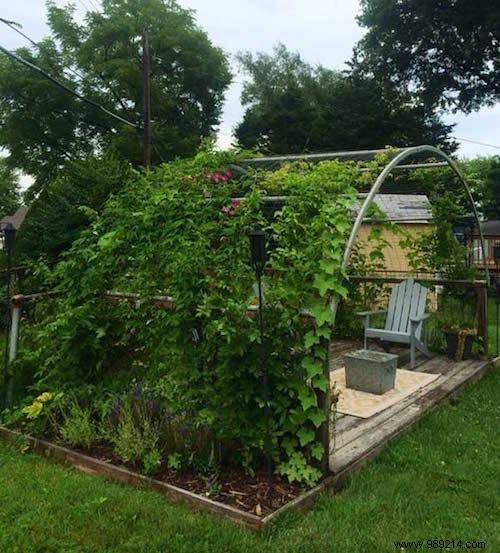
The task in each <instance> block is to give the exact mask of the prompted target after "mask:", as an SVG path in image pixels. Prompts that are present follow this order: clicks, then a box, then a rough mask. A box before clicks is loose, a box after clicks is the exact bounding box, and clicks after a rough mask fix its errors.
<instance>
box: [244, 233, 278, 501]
mask: <svg viewBox="0 0 500 553" xmlns="http://www.w3.org/2000/svg"><path fill="white" fill-rule="evenodd" d="M249 236H250V253H251V257H252V267H253V269H254V271H255V275H256V276H257V289H258V296H259V328H260V355H261V366H262V367H263V368H264V382H263V388H264V390H263V391H264V413H265V418H266V438H265V450H266V463H267V478H268V493H272V489H273V468H272V459H271V430H270V421H269V415H270V412H269V369H268V366H267V363H266V359H265V350H264V318H263V313H262V308H263V305H262V303H263V301H262V275H263V273H264V269H265V267H266V261H267V252H266V235H265V233H264V231H263V230H262V229H256V230H254V231H252V232H251V233H250V235H249Z"/></svg>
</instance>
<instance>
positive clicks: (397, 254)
mask: <svg viewBox="0 0 500 553" xmlns="http://www.w3.org/2000/svg"><path fill="white" fill-rule="evenodd" d="M374 203H375V204H376V206H377V207H378V208H379V209H380V210H381V211H382V212H383V213H384V215H385V217H386V218H387V219H388V220H389V221H390V222H392V223H395V224H397V225H398V227H400V228H402V230H406V231H409V232H411V234H412V235H413V236H415V235H420V234H423V233H424V232H429V231H430V230H431V229H432V227H433V223H432V206H431V203H430V201H429V198H428V197H427V196H426V195H424V194H377V195H376V196H375V200H374ZM357 209H358V210H359V209H360V206H359V205H358V206H357ZM377 222H380V220H377V219H375V218H373V219H370V218H367V219H365V220H364V222H363V224H362V226H361V229H360V232H359V241H360V243H362V244H363V248H364V251H365V252H367V253H368V252H370V251H371V249H372V248H371V246H370V240H369V234H370V231H371V228H372V225H374V224H377ZM382 238H383V239H385V240H386V241H387V242H388V247H386V248H385V249H384V255H385V270H384V272H387V273H390V274H391V276H404V274H402V273H406V272H408V271H410V264H409V258H408V251H407V250H406V249H405V248H403V247H402V246H401V244H400V242H401V240H402V238H403V236H402V235H401V234H399V233H398V232H394V231H391V230H388V229H383V230H382Z"/></svg>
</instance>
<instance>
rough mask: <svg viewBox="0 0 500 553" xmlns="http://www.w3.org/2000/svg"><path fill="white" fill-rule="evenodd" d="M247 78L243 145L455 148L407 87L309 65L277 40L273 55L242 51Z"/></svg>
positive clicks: (276, 149)
mask: <svg viewBox="0 0 500 553" xmlns="http://www.w3.org/2000/svg"><path fill="white" fill-rule="evenodd" d="M239 61H240V64H241V66H242V68H243V70H244V71H245V72H246V73H247V74H248V75H249V77H250V80H249V81H247V82H246V83H245V85H244V88H243V93H242V103H243V104H244V105H246V106H248V107H247V110H246V112H245V115H244V118H243V121H242V122H241V123H240V124H239V125H238V127H237V128H236V137H237V138H238V141H239V143H240V144H242V145H243V146H245V147H247V148H251V147H255V146H257V147H258V148H259V149H261V150H268V151H270V152H272V153H276V154H277V153H283V154H285V153H301V152H305V151H325V150H330V151H331V150H348V149H372V148H384V147H385V146H386V145H387V144H396V145H398V146H410V145H411V146H413V145H415V144H439V145H441V146H443V147H444V148H445V149H447V150H453V149H454V148H455V146H456V145H455V144H454V143H453V142H452V141H450V140H449V139H448V134H449V131H450V129H451V127H450V126H447V125H445V124H444V123H442V122H441V121H440V120H439V118H438V117H437V116H435V115H433V114H432V113H429V112H427V111H426V110H425V109H424V108H423V106H422V105H419V104H418V103H416V102H414V101H413V99H412V97H411V95H410V94H409V93H407V92H405V93H399V92H396V91H395V90H393V89H391V88H390V87H388V86H385V87H382V86H380V85H379V84H378V83H377V81H375V80H373V79H372V78H369V77H363V78H361V77H354V76H352V75H351V76H346V75H345V74H342V73H339V72H336V71H332V70H329V69H326V68H324V67H322V66H312V65H309V64H308V63H306V62H305V61H303V60H302V58H301V57H300V55H299V54H296V53H291V52H289V51H288V50H287V49H286V48H285V46H283V45H278V46H277V47H276V48H275V49H274V51H273V53H272V54H263V53H259V54H257V55H256V56H253V55H252V54H250V53H245V54H240V56H239Z"/></svg>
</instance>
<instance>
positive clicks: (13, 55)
mask: <svg viewBox="0 0 500 553" xmlns="http://www.w3.org/2000/svg"><path fill="white" fill-rule="evenodd" d="M0 51H1V52H3V53H4V54H6V55H7V56H9V57H10V58H12V59H13V60H15V61H18V62H19V63H22V64H23V65H25V66H26V67H29V68H30V69H32V70H34V71H37V72H38V73H40V74H41V75H42V76H43V77H45V78H46V79H48V80H49V81H51V82H52V83H54V84H55V85H56V86H58V87H59V88H61V89H62V90H64V91H65V92H67V93H68V94H72V95H73V96H75V97H76V98H78V99H80V100H81V101H82V102H85V103H87V104H89V105H91V106H93V107H95V108H97V109H100V110H101V111H103V112H104V113H106V114H107V115H109V116H111V117H114V118H115V119H117V120H118V121H120V122H121V123H124V124H125V125H129V126H130V127H133V128H135V129H139V128H140V127H139V125H136V124H135V123H132V122H130V121H127V120H126V119H124V118H123V117H120V116H119V115H117V114H116V113H113V112H112V111H110V110H109V109H107V108H105V107H104V106H102V105H101V104H98V103H97V102H94V100H90V99H89V98H85V96H82V95H81V94H79V93H78V92H76V91H75V90H72V89H71V88H69V87H67V86H66V85H65V84H63V83H61V82H60V81H58V80H57V79H55V78H54V77H52V75H49V74H48V73H47V72H45V71H44V70H43V69H41V68H40V67H38V66H36V65H34V64H33V63H31V62H29V61H27V60H25V59H24V58H22V57H21V56H18V55H17V54H15V53H14V52H10V51H9V50H7V48H4V47H3V46H1V45H0Z"/></svg>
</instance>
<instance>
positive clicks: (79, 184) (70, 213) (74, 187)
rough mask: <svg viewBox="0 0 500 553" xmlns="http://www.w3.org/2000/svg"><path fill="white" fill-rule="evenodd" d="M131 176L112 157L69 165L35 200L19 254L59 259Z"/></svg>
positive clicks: (89, 159) (19, 244)
mask: <svg viewBox="0 0 500 553" xmlns="http://www.w3.org/2000/svg"><path fill="white" fill-rule="evenodd" d="M132 173H133V171H132V169H131V167H130V166H129V164H127V163H125V162H123V161H120V160H118V159H117V158H116V157H114V156H113V155H111V154H103V155H100V156H88V158H87V159H85V160H77V161H70V162H68V163H67V164H66V166H65V168H64V171H60V172H59V174H58V175H57V176H56V177H55V178H53V179H52V180H50V181H49V182H48V183H47V184H46V185H45V187H44V189H43V190H42V191H41V192H40V194H39V195H38V197H37V198H36V199H34V200H33V202H32V204H31V206H30V210H29V211H28V214H27V216H26V219H25V221H24V224H23V226H22V227H21V229H20V232H19V237H18V247H17V249H18V252H19V254H20V255H21V256H27V257H30V258H31V259H36V258H38V257H39V256H40V255H43V256H45V257H46V258H48V259H49V260H55V259H57V257H58V256H59V255H60V254H61V253H62V252H63V251H64V250H66V249H67V248H69V246H71V244H72V242H73V241H74V240H75V239H76V238H77V236H78V235H79V233H80V232H81V231H82V230H83V229H84V228H86V227H88V225H89V224H90V223H91V221H92V219H93V218H95V216H96V215H98V214H99V213H100V212H101V210H102V209H103V207H104V204H105V202H106V200H107V199H108V197H109V196H110V195H111V194H113V193H118V192H119V191H120V190H121V188H122V187H123V186H124V185H125V183H126V182H127V180H128V179H129V178H130V176H131V175H132Z"/></svg>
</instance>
